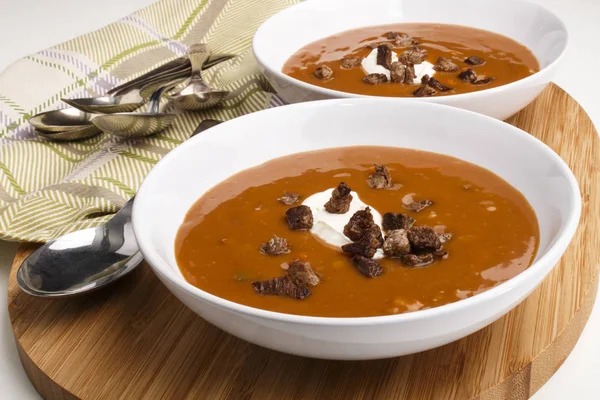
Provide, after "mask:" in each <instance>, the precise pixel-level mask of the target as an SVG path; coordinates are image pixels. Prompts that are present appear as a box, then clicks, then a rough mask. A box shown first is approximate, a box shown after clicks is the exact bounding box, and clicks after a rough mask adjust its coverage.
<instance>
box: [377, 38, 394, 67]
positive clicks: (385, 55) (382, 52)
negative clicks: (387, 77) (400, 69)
mask: <svg viewBox="0 0 600 400" xmlns="http://www.w3.org/2000/svg"><path fill="white" fill-rule="evenodd" d="M377 65H381V66H383V67H385V68H387V69H390V66H391V65H392V46H391V45H390V44H388V43H384V44H380V45H379V46H377Z"/></svg>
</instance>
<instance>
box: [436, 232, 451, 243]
mask: <svg viewBox="0 0 600 400" xmlns="http://www.w3.org/2000/svg"><path fill="white" fill-rule="evenodd" d="M438 237H439V238H440V243H441V244H444V243H448V242H449V241H450V239H452V233H450V232H447V233H440V234H439V235H438Z"/></svg>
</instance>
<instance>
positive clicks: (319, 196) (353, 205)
mask: <svg viewBox="0 0 600 400" xmlns="http://www.w3.org/2000/svg"><path fill="white" fill-rule="evenodd" d="M331 192H333V188H331V189H327V190H325V191H323V192H319V193H315V194H313V195H312V196H309V197H307V198H306V199H305V200H304V201H303V202H302V204H303V205H305V206H308V207H310V210H311V211H312V215H313V226H312V228H311V229H310V233H312V234H313V235H315V236H316V237H317V238H319V239H320V240H322V241H323V242H325V243H327V244H329V245H331V246H333V247H336V248H338V249H339V248H340V247H342V245H344V244H347V243H352V241H351V240H350V239H348V237H346V235H344V226H346V224H347V223H348V221H350V218H351V217H352V216H353V215H354V213H355V212H357V211H359V210H364V209H365V208H367V207H370V206H369V205H368V204H365V203H363V202H362V201H361V200H360V198H359V197H358V194H357V193H356V192H351V194H352V201H351V202H350V209H349V210H348V212H347V213H345V214H331V213H329V212H327V210H325V203H327V201H328V200H329V199H330V198H331ZM371 214H372V215H373V221H374V222H375V223H376V224H377V225H378V226H379V227H380V228H381V221H382V219H381V214H380V213H379V212H378V211H377V210H375V209H374V208H373V207H371ZM373 258H383V250H381V249H377V253H376V254H375V256H374V257H373Z"/></svg>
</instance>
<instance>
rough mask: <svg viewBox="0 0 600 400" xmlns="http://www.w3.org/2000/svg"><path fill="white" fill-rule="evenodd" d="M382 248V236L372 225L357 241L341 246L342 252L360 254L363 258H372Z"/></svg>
mask: <svg viewBox="0 0 600 400" xmlns="http://www.w3.org/2000/svg"><path fill="white" fill-rule="evenodd" d="M382 246H383V235H382V234H381V229H380V228H379V226H377V225H376V224H375V223H372V224H371V225H370V226H369V227H368V228H367V229H365V230H364V233H363V234H362V235H361V236H360V238H359V239H358V240H357V241H354V242H353V243H348V244H345V245H343V246H342V251H344V252H345V253H351V254H360V255H361V256H363V257H368V258H372V257H373V256H374V255H375V253H376V252H377V249H378V248H380V247H382Z"/></svg>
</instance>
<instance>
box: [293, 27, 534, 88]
mask: <svg viewBox="0 0 600 400" xmlns="http://www.w3.org/2000/svg"><path fill="white" fill-rule="evenodd" d="M407 35H408V36H407ZM382 44H386V45H389V47H390V49H391V52H392V53H393V57H395V58H394V60H396V59H397V58H399V59H402V60H400V61H399V62H400V64H405V65H406V66H407V67H409V68H413V69H414V73H415V76H412V75H411V76H410V78H409V77H408V76H407V75H406V72H403V70H402V69H400V70H397V69H396V71H397V73H395V74H394V77H395V80H396V81H392V77H391V75H390V72H389V70H390V69H395V68H396V67H399V66H398V65H397V64H396V65H394V68H391V67H390V65H380V64H377V62H378V61H377V59H376V53H377V52H378V51H379V50H378V48H377V46H378V45H382ZM413 49H419V51H422V52H424V53H423V57H421V58H420V59H414V58H413V57H407V58H402V53H404V52H406V51H407V50H410V51H412V50H413ZM372 52H373V54H371V53H372ZM370 54H371V56H370ZM382 56H383V55H382ZM384 58H385V57H384ZM440 58H442V59H445V60H447V61H449V62H450V63H448V62H447V61H446V62H445V63H444V64H443V65H442V64H440V65H442V66H441V67H440V68H438V70H435V69H432V68H434V67H435V66H436V63H437V62H438V60H439V59H440ZM345 59H346V60H350V61H352V60H356V61H355V62H354V64H353V63H351V62H348V63H347V64H344V61H343V60H345ZM383 64H385V61H383ZM318 68H326V69H328V70H327V71H325V72H326V73H324V74H323V73H320V72H322V71H317V69H318ZM539 69H540V66H539V64H538V61H537V59H536V57H535V56H534V55H533V53H532V52H531V51H530V50H529V49H528V48H527V47H525V46H524V45H522V44H520V43H518V42H516V41H515V40H513V39H510V38H508V37H506V36H502V35H499V34H496V33H492V32H488V31H485V30H481V29H475V28H471V27H466V26H460V25H448V24H432V23H410V24H409V23H407V24H393V25H382V26H372V27H366V28H360V29H354V30H350V31H346V32H341V33H338V34H336V35H333V36H329V37H326V38H323V39H320V40H317V41H316V42H313V43H310V44H308V45H306V46H304V47H302V48H301V49H299V50H298V51H297V52H295V53H294V54H293V55H292V56H291V57H290V58H289V59H288V60H287V62H286V63H285V65H284V66H283V69H282V72H283V73H285V74H287V75H289V76H291V77H293V78H296V79H299V80H301V81H304V82H307V83H310V84H313V85H317V86H321V87H323V88H328V89H332V90H338V91H342V92H349V93H356V94H362V95H371V96H389V97H414V96H417V97H420V96H446V95H452V94H459V93H468V92H474V91H478V90H483V89H489V88H493V87H498V86H502V85H506V84H507V83H511V82H514V81H518V80H520V79H523V78H525V77H527V76H529V75H532V74H534V73H535V72H537V71H539ZM323 71H324V70H323ZM398 71H400V72H398ZM330 73H331V76H329V74H330ZM370 73H375V74H376V73H383V74H384V75H386V74H387V77H386V81H385V82H381V81H380V80H377V79H375V80H374V81H372V80H371V81H369V83H367V81H368V79H367V78H366V76H367V75H369V74H370ZM399 74H401V75H399ZM461 74H462V75H461ZM424 75H427V76H428V77H432V78H434V79H435V80H434V81H432V82H430V83H423V76H424ZM399 76H400V77H401V78H398V77H399ZM402 77H403V78H404V79H402ZM398 80H401V82H398ZM436 81H437V83H436ZM374 82H375V83H374ZM440 84H441V86H440ZM421 87H424V89H421V90H420V91H419V89H420V88H421ZM425 89H426V90H425Z"/></svg>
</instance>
